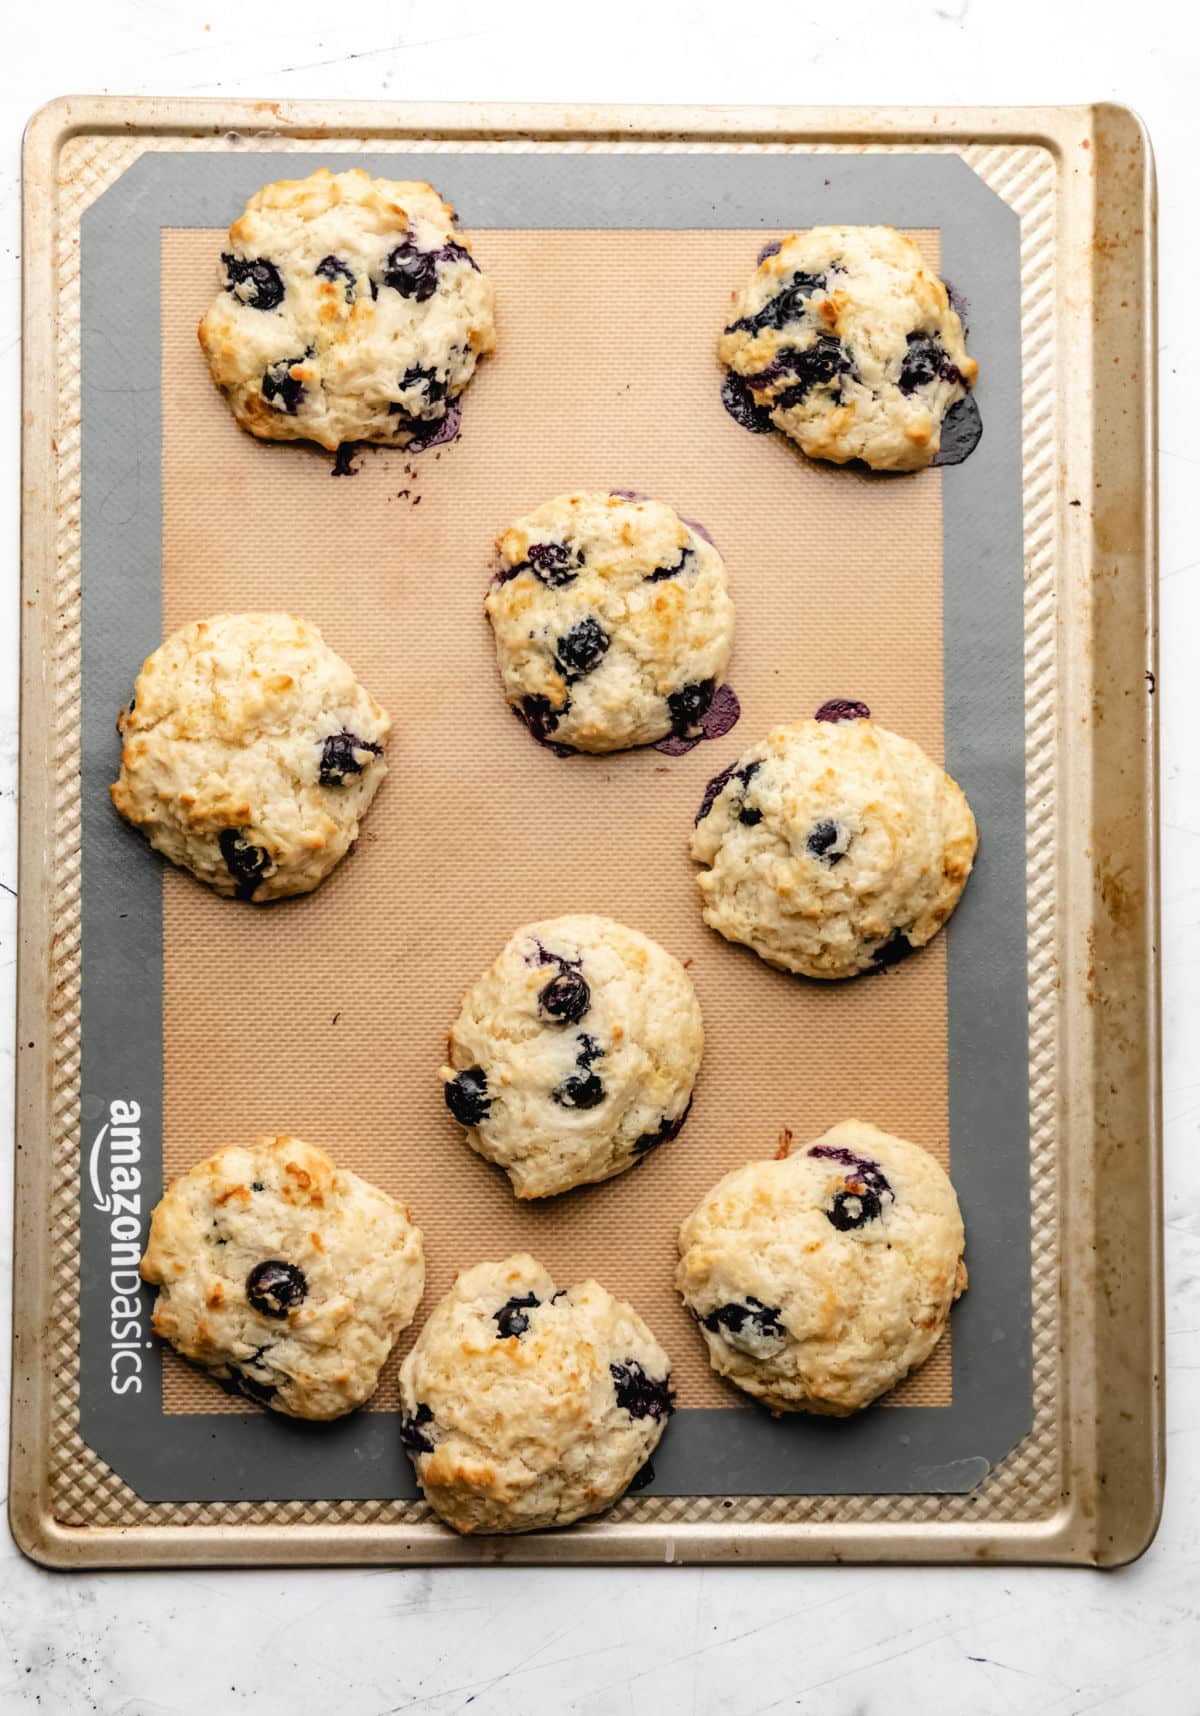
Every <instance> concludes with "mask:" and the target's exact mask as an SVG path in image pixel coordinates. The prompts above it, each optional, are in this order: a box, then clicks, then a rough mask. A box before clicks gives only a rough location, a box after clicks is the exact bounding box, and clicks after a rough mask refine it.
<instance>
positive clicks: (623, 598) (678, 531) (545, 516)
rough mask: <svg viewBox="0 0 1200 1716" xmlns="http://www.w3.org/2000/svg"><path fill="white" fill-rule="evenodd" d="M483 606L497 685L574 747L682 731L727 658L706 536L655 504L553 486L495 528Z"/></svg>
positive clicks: (726, 606)
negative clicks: (549, 496) (544, 497)
mask: <svg viewBox="0 0 1200 1716" xmlns="http://www.w3.org/2000/svg"><path fill="white" fill-rule="evenodd" d="M497 551H498V554H499V559H500V566H499V570H498V572H497V573H496V576H495V579H494V580H493V583H492V587H491V589H490V590H489V591H488V594H487V598H486V601H485V602H484V608H485V611H486V613H487V616H488V618H489V619H490V620H491V622H492V630H493V632H494V633H495V639H496V655H497V659H498V661H499V665H500V676H501V679H502V681H503V685H504V695H505V697H506V698H507V699H508V701H509V703H510V704H511V705H512V706H513V708H514V709H516V710H517V712H518V713H519V714H520V715H521V716H522V717H523V719H524V720H525V721H526V722H527V723H528V725H529V727H530V728H531V730H532V731H533V732H534V733H535V734H536V735H537V736H538V737H539V738H543V739H546V738H552V739H553V741H554V743H555V744H562V745H569V746H571V747H572V748H573V749H575V750H580V751H616V750H623V749H624V748H626V747H627V746H630V745H647V744H651V743H653V742H654V741H655V740H658V739H663V738H665V737H666V736H667V735H668V734H670V733H678V734H687V733H692V732H694V731H695V729H696V727H697V724H698V723H699V722H700V719H701V717H702V716H703V715H705V714H706V713H707V711H708V708H709V706H710V704H711V703H712V699H713V693H714V692H715V691H716V689H717V687H718V685H719V684H720V681H721V678H722V675H723V674H724V672H725V669H726V667H727V666H728V664H729V653H730V649H731V647H732V643H733V603H732V602H731V601H730V598H729V591H728V588H727V586H726V579H725V566H724V562H723V561H722V559H721V556H720V554H719V553H718V552H717V550H716V548H715V547H714V546H713V544H712V542H711V541H710V540H709V539H708V537H707V536H706V535H705V533H704V532H703V530H702V528H701V527H700V526H698V525H695V524H688V523H687V522H686V521H685V520H683V519H681V518H680V517H679V515H678V514H677V513H676V512H675V511H673V509H672V508H671V507H669V506H666V505H665V504H664V503H663V502H662V501H656V500H649V499H639V498H637V497H631V496H629V495H628V494H625V493H606V492H592V493H579V494H567V495H559V496H557V497H556V498H555V499H554V500H550V501H546V502H545V503H544V505H542V506H539V507H537V508H536V509H535V510H534V511H533V512H531V513H529V514H527V515H526V517H524V518H521V519H518V520H517V522H516V523H515V524H513V525H511V526H510V527H509V528H508V529H507V530H506V531H505V532H504V533H503V534H502V535H501V537H500V538H499V541H498V543H497Z"/></svg>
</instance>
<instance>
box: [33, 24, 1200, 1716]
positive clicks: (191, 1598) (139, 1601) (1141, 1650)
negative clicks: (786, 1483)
mask: <svg viewBox="0 0 1200 1716" xmlns="http://www.w3.org/2000/svg"><path fill="white" fill-rule="evenodd" d="M5 39H6V43H7V50H6V52H5V54H4V56H3V58H2V60H0V91H2V99H3V112H4V117H5V125H4V139H3V153H2V156H0V386H2V387H3V390H4V393H5V397H6V398H7V400H8V406H7V409H6V410H5V411H4V412H3V414H2V416H0V437H2V440H0V448H2V452H3V457H2V458H0V469H2V470H3V471H4V472H5V473H6V476H5V480H4V486H3V497H2V501H0V507H2V512H0V526H2V530H3V537H2V542H3V554H2V556H0V566H2V568H3V570H2V571H0V578H3V580H4V582H5V597H6V599H5V608H4V613H5V619H4V621H3V623H0V1113H2V1115H3V1124H2V1126H0V1135H2V1136H3V1137H5V1138H7V1136H8V1134H9V1116H10V1115H11V1093H12V1031H11V1027H10V1024H9V1020H10V1018H11V1006H12V985H13V977H14V937H13V926H14V920H15V901H14V898H13V889H14V887H15V884H16V860H15V832H14V831H15V754H16V686H17V672H16V641H15V615H16V609H17V583H16V566H17V519H18V500H17V495H18V481H17V471H18V421H19V413H18V409H17V399H18V390H19V370H18V365H19V355H20V354H19V341H18V335H17V309H18V298H19V265H20V259H19V220H18V217H19V181H18V171H19V161H18V151H19V143H20V127H21V125H22V123H23V121H24V120H25V119H26V118H27V117H28V115H29V114H30V113H31V112H32V111H33V109H34V108H35V107H37V106H39V105H40V104H41V103H42V102H44V101H46V100H47V99H49V98H50V97H51V96H55V95H59V94H63V93H66V92H76V91H89V92H91V91H96V92H99V91H104V92H111V93H131V94H132V93H139V94H140V93H145V94H177V95H214V94H224V95H239V96H265V97H279V96H310V97H318V96H323V97H332V96H357V97H362V98H367V97H369V98H376V99H379V98H382V99H385V100H386V99H391V100H394V101H397V102H401V101H406V100H417V99H419V100H451V99H453V100H480V101H487V100H491V101H498V100H532V101H545V100H554V101H561V102H564V103H566V102H588V101H643V102H680V103H707V102H716V103H738V102H754V101H760V102H812V103H816V102H838V101H842V102H855V103H864V102H866V103H876V102H878V103H885V102H892V103H914V104H923V105H925V104H927V105H931V106H935V105H937V104H939V103H945V104H975V103H989V102H990V103H1043V102H1047V103H1048V102H1076V101H1079V102H1082V101H1093V100H1105V99H1108V100H1116V101H1122V102H1125V103H1127V104H1129V105H1131V106H1133V107H1135V108H1137V109H1138V110H1139V112H1140V113H1141V114H1142V116H1143V117H1144V118H1145V120H1146V121H1147V123H1148V125H1149V127H1150V132H1151V136H1152V137H1153V140H1154V143H1155V146H1156V150H1157V155H1158V170H1159V185H1160V195H1161V238H1162V245H1161V266H1160V288H1161V329H1162V333H1161V348H1160V350H1161V364H1162V371H1161V374H1162V415H1161V445H1162V492H1163V514H1162V522H1163V533H1162V636H1163V644H1162V663H1161V667H1162V671H1161V675H1160V679H1159V696H1160V700H1161V701H1160V711H1161V715H1162V718H1163V787H1164V793H1163V832H1164V850H1163V859H1164V875H1163V919H1164V923H1163V946H1164V950H1165V995H1164V1000H1165V1008H1164V1013H1165V1019H1166V1088H1165V1114H1166V1121H1167V1190H1166V1220H1167V1236H1166V1238H1167V1244H1166V1268H1167V1327H1168V1355H1169V1372H1170V1387H1169V1395H1168V1425H1169V1428H1168V1436H1169V1441H1168V1450H1169V1466H1168V1480H1167V1499H1166V1509H1165V1513H1164V1518H1163V1524H1162V1528H1161V1530H1160V1532H1159V1535H1158V1538H1157V1540H1156V1541H1155V1543H1154V1545H1153V1547H1152V1548H1151V1549H1150V1550H1149V1551H1148V1553H1147V1554H1146V1555H1145V1556H1144V1557H1143V1558H1142V1560H1141V1561H1140V1562H1138V1563H1137V1564H1135V1565H1134V1566H1132V1567H1129V1568H1126V1569H1124V1570H1122V1571H1120V1572H1117V1573H1109V1574H1098V1573H1092V1572H1084V1571H1061V1572H1060V1571H1042V1570H1024V1569H998V1568H972V1569H962V1570H955V1569H950V1570H937V1569H863V1570H854V1569H846V1568H813V1569H806V1568H750V1567H745V1568H730V1569H713V1570H702V1569H691V1568H653V1569H646V1570H643V1571H634V1570H629V1569H566V1570H562V1571H526V1570H520V1569H515V1568H514V1569H502V1570H481V1571H448V1570H447V1571H433V1572H431V1571H424V1570H422V1571H413V1572H397V1571H390V1570H385V1571H361V1572H360V1571H349V1570H348V1571H325V1572H316V1571H314V1572H296V1573H273V1572H263V1573H223V1572H197V1573H159V1574H154V1573H150V1574H119V1573H108V1574H101V1575H90V1576H64V1575H55V1574H51V1573H46V1572H43V1571H41V1570H40V1569H38V1568H37V1567H34V1566H32V1565H31V1564H30V1563H29V1562H27V1561H24V1560H23V1559H22V1558H21V1557H20V1555H19V1554H18V1553H17V1551H16V1550H15V1549H14V1548H13V1546H12V1544H11V1542H10V1541H9V1539H8V1537H7V1534H6V1533H5V1534H0V1561H2V1562H3V1566H2V1568H0V1712H4V1713H7V1712H9V1711H14V1712H17V1711H25V1710H35V1709H42V1710H45V1711H47V1712H53V1713H54V1716H75V1713H76V1712H92V1711H99V1712H104V1713H105V1716H117V1713H118V1712H119V1713H121V1716H192V1713H195V1716H201V1713H203V1716H217V1713H220V1716H224V1713H225V1712H236V1711H238V1710H241V1709H243V1708H246V1709H250V1708H251V1704H252V1701H254V1700H257V1704H256V1706H255V1707H256V1708H257V1710H258V1711H260V1712H264V1713H269V1716H275V1713H276V1712H278V1713H279V1716H384V1713H385V1712H401V1711H405V1712H407V1711H428V1712H438V1713H446V1716H449V1713H451V1712H458V1711H463V1710H465V1709H467V1707H468V1706H470V1707H471V1710H472V1716H474V1712H475V1711H481V1712H486V1713H488V1716H493V1713H495V1716H507V1713H512V1716H542V1713H545V1716H576V1713H577V1716H672V1713H674V1712H678V1711H688V1712H691V1713H692V1716H727V1713H733V1716H752V1713H756V1712H766V1711H769V1710H770V1711H781V1712H782V1711H790V1712H800V1713H802V1716H810V1713H811V1716H818V1713H819V1716H868V1713H870V1716H891V1713H892V1712H898V1711H907V1710H911V1709H926V1710H930V1711H934V1712H938V1711H943V1710H945V1711H955V1712H958V1711H960V1710H965V1711H969V1712H971V1713H973V1716H988V1713H992V1712H995V1713H996V1716H1076V1713H1082V1712H1084V1711H1098V1710H1104V1711H1111V1712H1113V1716H1176V1713H1179V1716H1195V1713H1196V1712H1197V1711H1200V1621H1198V1611H1200V1507H1198V1505H1197V1489H1198V1488H1200V1071H1198V1070H1197V1052H1196V1050H1197V1042H1198V1039H1200V882H1198V881H1197V879H1196V878H1197V876H1200V765H1198V764H1197V762H1196V760H1195V758H1193V757H1192V756H1191V753H1190V752H1189V751H1188V749H1187V745H1188V743H1189V742H1190V738H1191V736H1192V735H1193V734H1194V732H1195V731H1196V704H1195V684H1196V680H1197V656H1198V655H1200V513H1198V512H1197V507H1196V503H1195V493H1196V489H1197V485H1198V484H1200V412H1197V409H1196V403H1195V398H1194V396H1193V394H1192V393H1191V392H1189V388H1191V389H1196V390H1197V392H1200V334H1198V332H1197V330H1198V328H1200V317H1197V316H1196V313H1195V309H1194V304H1195V300H1196V295H1197V281H1198V279H1200V216H1198V214H1197V201H1196V192H1195V173H1196V167H1195V148H1196V144H1195V130H1194V123H1195V114H1194V109H1195V105H1196V85H1195V70H1196V66H1197V63H1200V60H1198V50H1200V23H1198V22H1197V19H1196V16H1195V15H1194V13H1193V12H1192V11H1191V10H1190V9H1188V8H1185V7H1183V6H1180V5H1178V3H1177V0H1141V4H1139V5H1138V6H1137V7H1136V8H1134V9H1132V10H1131V9H1130V7H1129V6H1128V5H1125V4H1119V3H1118V0H1060V3H1059V4H1057V5H1050V4H1047V3H1046V0H1006V3H1005V4H1003V5H1000V4H998V3H997V0H941V3H940V4H939V3H937V0H923V3H914V0H839V3H838V4H837V5H833V6H827V5H822V6H818V5H815V4H811V3H802V0H792V3H791V4H789V3H788V0H775V3H774V4H771V3H770V0H757V3H756V4H753V5H749V6H743V7H737V6H728V5H718V4H715V3H713V0H692V3H690V4H685V3H682V0H662V3H656V0H636V3H635V0H605V4H603V5H599V6H594V7H585V6H580V5H568V4H564V3H563V0H506V3H505V4H499V3H496V0H491V3H489V0H356V4H354V5H353V6H348V7H344V8H342V7H337V6H331V5H330V4H329V3H328V0H287V3H286V4H274V5H271V4H265V3H264V0H255V3H254V4H246V3H245V0H201V3H199V4H196V5H192V6H186V7H185V6H181V5H178V4H173V3H172V0H105V3H104V4H103V5H97V4H95V0H58V4H57V5H55V6H53V7H48V6H37V5H26V6H22V7H20V8H18V9H14V11H13V12H12V14H11V15H10V20H9V23H8V25H7V26H6V29H5ZM0 1174H2V1175H3V1183H4V1198H5V1200H6V1201H7V1198H8V1195H9V1194H8V1177H9V1164H8V1150H7V1147H6V1146H4V1145H0ZM8 1232H9V1228H8V1220H7V1216H6V1215H5V1216H4V1217H3V1219H0V1253H2V1255H0V1293H2V1294H3V1301H4V1303H3V1320H4V1324H5V1325H6V1324H7V1299H8V1273H9V1270H8V1255H7V1253H8V1245H9V1241H8ZM3 1344H4V1343H2V1342H0V1346H3ZM0 1365H3V1368H4V1371H5V1375H4V1377H3V1379H2V1387H3V1393H4V1396H5V1397H6V1396H7V1374H6V1373H7V1353H0Z"/></svg>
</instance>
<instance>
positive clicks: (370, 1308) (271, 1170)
mask: <svg viewBox="0 0 1200 1716" xmlns="http://www.w3.org/2000/svg"><path fill="white" fill-rule="evenodd" d="M142 1275H143V1276H144V1278H145V1279H146V1280H147V1281H150V1282H152V1283H153V1284H154V1285H155V1286H157V1287H158V1289H159V1294H158V1300H157V1303H156V1305H155V1308H154V1331H155V1333H156V1334H158V1335H161V1336H162V1337H163V1339H164V1340H168V1341H170V1342H171V1345H172V1346H173V1347H175V1348H176V1350H177V1351H178V1352H180V1353H182V1354H183V1356H184V1357H185V1358H189V1359H192V1360H193V1361H194V1362H195V1363H196V1364H199V1365H203V1366H204V1368H205V1369H206V1370H209V1371H211V1372H212V1373H213V1375H214V1376H216V1377H219V1378H221V1379H223V1380H225V1381H229V1382H232V1383H234V1384H235V1385H236V1386H237V1387H238V1388H239V1389H240V1390H241V1391H242V1392H243V1393H245V1394H247V1395H249V1396H250V1397H251V1398H252V1399H254V1400H258V1401H261V1402H262V1404H263V1405H265V1406H269V1407H271V1408H272V1409H273V1410H274V1411H276V1412H283V1413H286V1414H287V1415H288V1416H289V1417H293V1418H337V1417H340V1416H341V1414H342V1413H344V1412H350V1411H352V1410H353V1409H354V1407H356V1406H361V1404H362V1403H363V1401H364V1400H366V1399H367V1398H368V1397H369V1396H370V1395H371V1394H372V1393H373V1392H374V1389H375V1385H376V1383H377V1382H378V1380H379V1372H380V1368H381V1367H382V1365H383V1362H384V1360H385V1359H386V1358H387V1356H388V1354H389V1352H390V1351H391V1349H392V1347H393V1345H394V1343H395V1340H396V1337H397V1335H398V1334H399V1333H400V1332H401V1330H402V1329H406V1328H407V1327H408V1325H409V1323H411V1322H412V1319H413V1314H414V1312H415V1311H416V1308H417V1305H418V1303H419V1301H420V1298H421V1293H422V1290H423V1288H424V1284H425V1262H424V1254H423V1251H422V1246H421V1234H420V1230H419V1229H418V1228H416V1227H414V1226H413V1224H412V1222H411V1221H410V1219H409V1214H408V1211H407V1210H406V1209H405V1207H404V1205H403V1204H400V1203H397V1202H396V1200H395V1198H391V1197H388V1195H387V1193H386V1192H381V1191H379V1190H378V1188H377V1187H375V1186H372V1185H369V1184H368V1183H367V1181H366V1180H361V1179H359V1177H358V1175H357V1174H351V1173H348V1172H346V1171H345V1170H343V1169H340V1168H337V1167H335V1165H334V1163H333V1162H332V1161H331V1160H330V1158H329V1157H328V1156H327V1155H326V1154H325V1152H324V1151H323V1150H318V1149H316V1148H314V1146H313V1145H311V1144H305V1143H304V1142H303V1140H302V1139H299V1138H289V1137H286V1136H279V1137H274V1138H271V1137H266V1138H260V1139H258V1141H257V1142H256V1143H255V1144H254V1145H253V1146H252V1147H251V1148H248V1149H246V1148H241V1147H238V1146H234V1147H232V1148H230V1149H227V1150H222V1151H220V1152H219V1153H218V1154H217V1155H215V1156H212V1157H210V1158H209V1159H208V1160H207V1161H205V1162H200V1163H198V1164H197V1166H196V1167H194V1168H192V1169H191V1170H190V1171H189V1172H188V1173H186V1174H184V1175H183V1176H182V1177H181V1178H180V1179H178V1180H176V1181H175V1182H174V1184H173V1185H172V1186H171V1187H170V1189H169V1190H168V1191H167V1192H166V1193H165V1194H164V1196H163V1199H162V1201H161V1203H159V1204H158V1206H157V1208H156V1209H155V1211H154V1215H153V1217H152V1219H151V1223H150V1238H149V1241H148V1243H147V1246H146V1255H145V1256H144V1257H143V1259H142Z"/></svg>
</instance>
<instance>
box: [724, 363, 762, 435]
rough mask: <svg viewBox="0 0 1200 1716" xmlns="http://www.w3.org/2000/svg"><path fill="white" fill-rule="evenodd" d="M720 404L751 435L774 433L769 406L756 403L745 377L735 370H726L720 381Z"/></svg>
mask: <svg viewBox="0 0 1200 1716" xmlns="http://www.w3.org/2000/svg"><path fill="white" fill-rule="evenodd" d="M721 404H722V405H723V406H724V407H725V409H726V411H728V413H729V415H730V416H731V417H732V418H733V420H734V422H735V423H736V424H737V425H738V427H739V428H740V429H748V430H749V431H750V433H751V434H752V435H773V434H774V433H775V425H774V423H772V421H771V407H770V406H769V405H760V404H759V403H758V401H757V400H756V399H755V397H754V395H753V394H752V393H751V391H750V388H749V386H748V384H747V383H746V381H745V378H744V377H742V376H740V375H739V374H738V373H737V371H736V370H732V369H731V370H727V371H726V374H725V379H724V381H722V383H721Z"/></svg>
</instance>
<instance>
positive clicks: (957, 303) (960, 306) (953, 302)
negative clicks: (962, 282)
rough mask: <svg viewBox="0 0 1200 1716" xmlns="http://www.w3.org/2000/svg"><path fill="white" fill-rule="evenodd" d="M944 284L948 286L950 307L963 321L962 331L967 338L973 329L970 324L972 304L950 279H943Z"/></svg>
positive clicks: (947, 293)
mask: <svg viewBox="0 0 1200 1716" xmlns="http://www.w3.org/2000/svg"><path fill="white" fill-rule="evenodd" d="M942 285H943V286H944V287H945V288H946V296H947V298H949V300H950V308H951V309H952V310H953V311H954V314H955V315H956V316H957V317H958V319H959V321H960V322H961V323H962V331H963V336H964V338H965V337H966V335H967V334H969V333H970V331H971V330H970V327H969V326H968V322H969V319H970V315H971V305H970V303H969V302H968V300H967V299H966V298H964V297H963V295H962V293H961V292H960V291H959V290H958V288H957V287H956V286H952V285H951V284H950V282H949V280H943V281H942Z"/></svg>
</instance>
